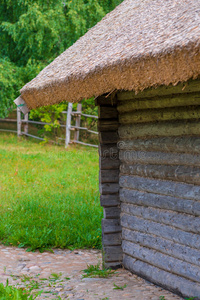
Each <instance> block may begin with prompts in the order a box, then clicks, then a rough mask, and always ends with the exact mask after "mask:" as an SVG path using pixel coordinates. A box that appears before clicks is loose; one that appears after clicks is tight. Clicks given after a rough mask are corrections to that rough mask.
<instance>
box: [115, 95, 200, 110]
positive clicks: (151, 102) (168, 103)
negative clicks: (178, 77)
mask: <svg viewBox="0 0 200 300" xmlns="http://www.w3.org/2000/svg"><path fill="white" fill-rule="evenodd" d="M191 105H200V95H199V93H191V94H182V95H180V94H179V95H170V96H167V97H158V96H157V97H153V98H148V99H139V100H136V99H133V100H132V101H123V102H120V103H119V104H118V106H117V110H118V112H119V114H122V113H125V112H131V111H134V110H143V109H159V108H169V107H176V109H177V107H183V106H191Z"/></svg>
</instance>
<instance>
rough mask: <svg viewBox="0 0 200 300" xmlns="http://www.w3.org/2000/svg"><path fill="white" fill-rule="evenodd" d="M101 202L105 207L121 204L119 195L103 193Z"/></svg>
mask: <svg viewBox="0 0 200 300" xmlns="http://www.w3.org/2000/svg"><path fill="white" fill-rule="evenodd" d="M100 202H101V206H103V207H113V206H118V205H119V204H120V200H119V195H118V194H116V195H101V196H100Z"/></svg>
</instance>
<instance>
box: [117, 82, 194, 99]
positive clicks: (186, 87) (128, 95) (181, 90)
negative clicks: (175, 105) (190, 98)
mask: <svg viewBox="0 0 200 300" xmlns="http://www.w3.org/2000/svg"><path fill="white" fill-rule="evenodd" d="M199 91H200V81H199V79H197V80H190V81H188V82H186V83H185V82H184V83H180V84H178V85H177V86H173V85H169V86H165V85H163V86H159V87H158V88H149V89H145V90H144V91H142V92H139V93H138V94H137V95H136V94H135V92H134V91H131V92H128V91H122V92H118V93H117V99H118V100H120V101H121V100H130V99H139V98H143V99H145V98H152V97H155V96H166V95H172V94H185V93H192V92H199Z"/></svg>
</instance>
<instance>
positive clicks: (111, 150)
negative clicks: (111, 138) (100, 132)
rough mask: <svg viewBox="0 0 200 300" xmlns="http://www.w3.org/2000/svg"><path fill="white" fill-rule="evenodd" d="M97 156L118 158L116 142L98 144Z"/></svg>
mask: <svg viewBox="0 0 200 300" xmlns="http://www.w3.org/2000/svg"><path fill="white" fill-rule="evenodd" d="M99 156H101V157H102V158H106V157H109V158H111V159H115V160H116V159H118V158H119V150H118V148H117V145H116V144H109V145H99Z"/></svg>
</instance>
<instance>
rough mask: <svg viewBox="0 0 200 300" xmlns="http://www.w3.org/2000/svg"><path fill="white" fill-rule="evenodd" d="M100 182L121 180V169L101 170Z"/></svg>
mask: <svg viewBox="0 0 200 300" xmlns="http://www.w3.org/2000/svg"><path fill="white" fill-rule="evenodd" d="M99 182H100V183H107V182H110V183H112V182H115V183H117V182H119V170H101V171H100V172H99Z"/></svg>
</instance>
